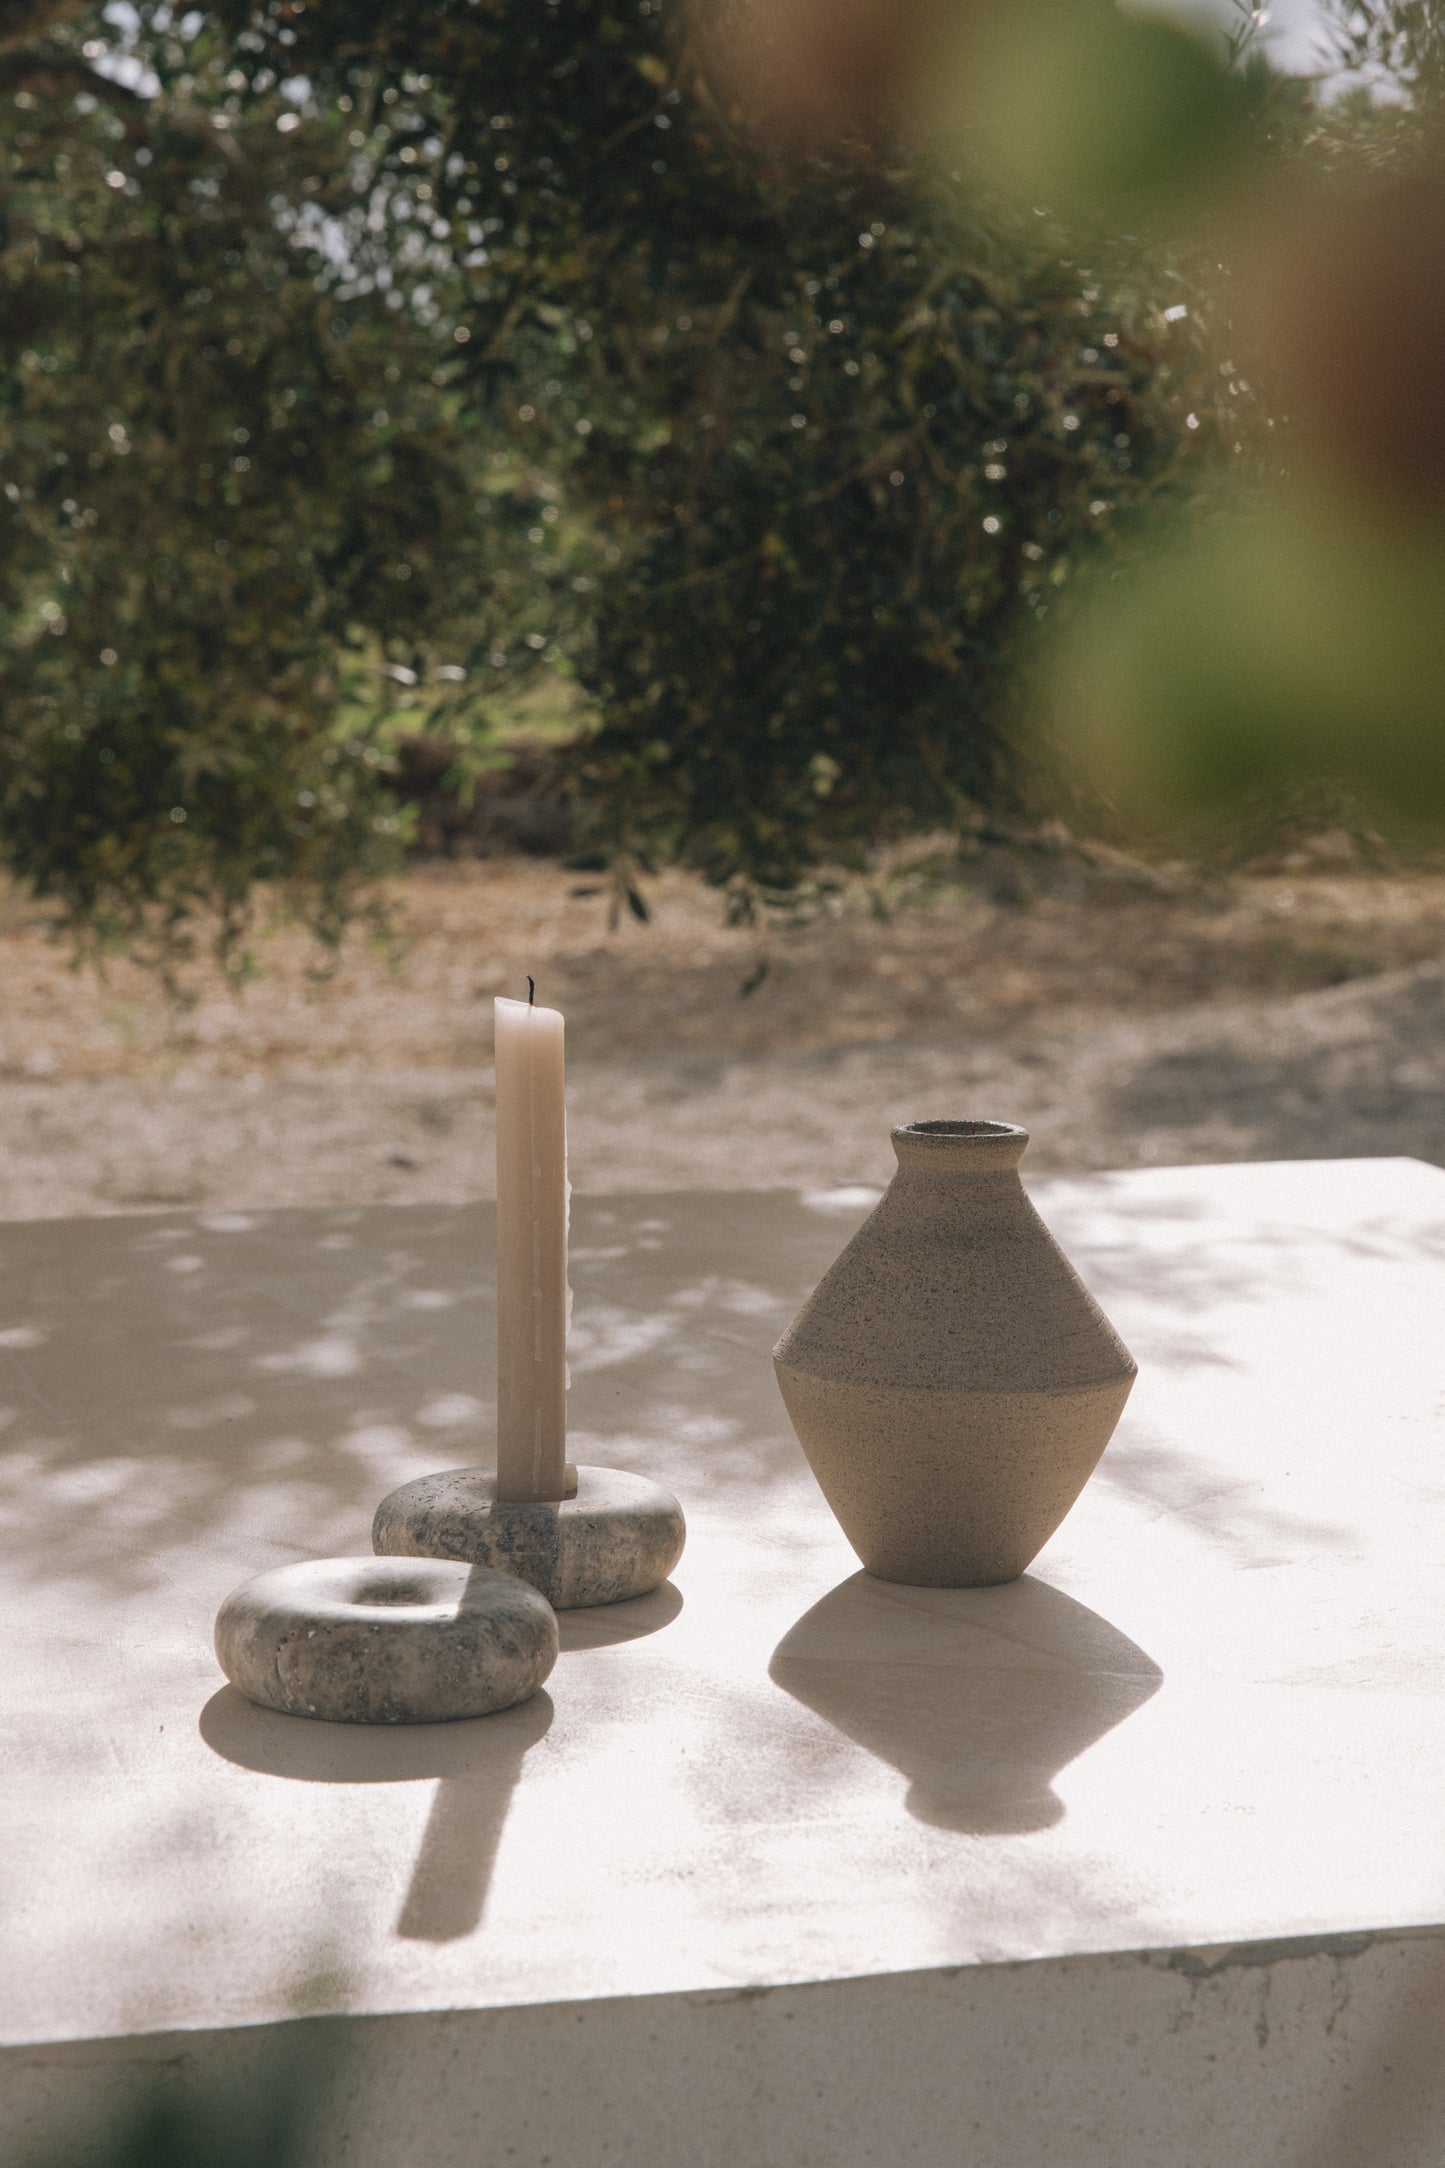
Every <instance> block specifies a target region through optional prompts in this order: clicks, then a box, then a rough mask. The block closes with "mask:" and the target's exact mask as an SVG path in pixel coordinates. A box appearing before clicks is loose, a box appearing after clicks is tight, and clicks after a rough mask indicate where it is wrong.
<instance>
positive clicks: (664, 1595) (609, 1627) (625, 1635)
mask: <svg viewBox="0 0 1445 2168" xmlns="http://www.w3.org/2000/svg"><path fill="white" fill-rule="evenodd" d="M681 1609H682V1592H681V1590H680V1589H677V1588H674V1587H673V1584H672V1583H671V1581H664V1582H663V1583H662V1586H661V1587H660V1588H653V1589H649V1590H648V1592H647V1594H646V1595H645V1596H634V1597H632V1598H631V1599H630V1601H628V1602H626V1603H599V1604H591V1605H589V1606H587V1607H586V1608H585V1609H583V1610H580V1611H559V1612H558V1614H557V1641H558V1646H559V1648H560V1649H561V1652H562V1654H563V1655H564V1656H568V1655H575V1654H578V1653H579V1652H580V1651H582V1650H584V1649H610V1648H615V1647H616V1646H617V1645H618V1643H619V1642H622V1641H641V1640H642V1639H643V1638H644V1636H645V1635H647V1634H655V1633H661V1631H662V1629H663V1627H664V1626H670V1625H671V1624H672V1622H673V1620H674V1619H675V1618H676V1617H677V1615H678V1613H679V1611H681Z"/></svg>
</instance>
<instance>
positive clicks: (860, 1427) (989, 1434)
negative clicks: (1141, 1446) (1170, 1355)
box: [773, 1122, 1136, 1588]
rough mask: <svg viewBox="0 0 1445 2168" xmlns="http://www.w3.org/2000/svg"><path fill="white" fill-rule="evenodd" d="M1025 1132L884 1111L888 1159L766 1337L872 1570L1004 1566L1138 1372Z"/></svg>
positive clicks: (1004, 1573)
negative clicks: (861, 1207)
mask: <svg viewBox="0 0 1445 2168" xmlns="http://www.w3.org/2000/svg"><path fill="white" fill-rule="evenodd" d="M1027 1143H1028V1132H1027V1130H1024V1129H1015V1128H1012V1127H1010V1126H1008V1125H1006V1124H1004V1123H1001V1122H918V1123H914V1124H912V1125H911V1126H910V1127H908V1128H906V1129H895V1130H894V1132H893V1146H894V1150H895V1151H896V1152H897V1155H898V1172H897V1174H896V1175H895V1176H894V1178H893V1181H892V1183H891V1185H890V1187H889V1189H888V1191H887V1193H886V1195H885V1196H884V1198H883V1200H882V1202H881V1203H880V1204H879V1206H878V1208H877V1210H876V1211H875V1212H874V1213H873V1214H872V1216H871V1218H870V1219H868V1220H867V1221H866V1222H865V1223H864V1225H863V1226H862V1227H860V1228H859V1230H858V1232H857V1234H856V1235H855V1236H854V1237H853V1240H852V1241H851V1242H850V1243H849V1244H848V1247H847V1248H846V1249H845V1250H844V1252H843V1254H842V1256H841V1257H840V1258H839V1259H838V1261H837V1263H836V1264H835V1265H834V1266H833V1267H832V1269H831V1271H829V1272H828V1273H827V1274H826V1275H825V1276H824V1278H823V1279H822V1280H821V1281H820V1282H819V1283H818V1286H817V1287H816V1288H815V1289H814V1291H813V1293H812V1295H811V1296H810V1297H809V1298H808V1300H807V1302H806V1303H805V1304H804V1305H803V1308H802V1309H801V1311H800V1312H799V1313H798V1316H797V1317H796V1318H795V1319H794V1321H793V1323H792V1324H791V1325H790V1326H789V1328H788V1330H787V1331H786V1332H785V1333H784V1334H783V1337H782V1339H781V1340H780V1341H779V1342H778V1345H777V1348H776V1350H775V1351H774V1356H773V1361H774V1364H775V1366H776V1369H777V1374H778V1385H779V1387H780V1389H781V1391H782V1395H783V1401H784V1404H785V1405H786V1407H787V1410H788V1415H789V1417H790V1419H791V1421H792V1424H793V1428H794V1429H795V1430H796V1431H797V1433H798V1438H799V1441H800V1442H801V1444H802V1447H803V1451H804V1452H805V1453H806V1454H807V1456H808V1460H809V1463H810V1465H811V1467H812V1470H813V1473H814V1475H815V1476H816V1477H817V1478H818V1482H819V1484H820V1485H821V1487H822V1490H823V1494H824V1496H825V1497H826V1498H827V1500H828V1503H829V1505H830V1506H831V1507H832V1508H833V1511H834V1512H835V1513H836V1514H837V1516H838V1519H839V1521H840V1522H841V1524H842V1527H843V1532H844V1534H845V1535H846V1536H847V1538H848V1540H849V1542H850V1543H851V1544H852V1545H853V1548H854V1550H855V1551H856V1552H857V1553H858V1556H859V1558H860V1559H861V1560H862V1561H863V1564H864V1565H865V1566H866V1568H867V1569H868V1571H869V1572H870V1573H872V1574H876V1575H877V1576H878V1577H879V1579H880V1580H884V1581H903V1582H909V1583H911V1584H913V1585H914V1586H917V1587H930V1588H973V1587H979V1586H982V1585H986V1584H988V1583H992V1582H997V1581H1011V1580H1013V1579H1014V1578H1015V1577H1016V1576H1017V1575H1018V1574H1020V1573H1022V1572H1023V1570H1024V1568H1025V1567H1026V1566H1027V1565H1028V1563H1029V1561H1030V1560H1031V1559H1032V1558H1033V1557H1034V1556H1035V1555H1036V1553H1037V1552H1038V1551H1039V1550H1040V1549H1041V1548H1042V1546H1043V1545H1044V1544H1045V1543H1046V1542H1047V1541H1048V1539H1049V1537H1050V1536H1051V1535H1052V1534H1053V1532H1054V1530H1055V1529H1056V1528H1057V1527H1058V1525H1059V1523H1060V1521H1061V1520H1062V1519H1063V1518H1064V1515H1065V1514H1066V1513H1067V1512H1068V1510H1069V1508H1070V1506H1071V1505H1072V1504H1073V1503H1074V1500H1075V1499H1076V1498H1077V1497H1078V1495H1079V1492H1080V1491H1081V1490H1082V1489H1083V1487H1084V1485H1085V1483H1086V1482H1087V1481H1088V1479H1089V1477H1090V1475H1091V1474H1092V1473H1093V1470H1094V1468H1095V1466H1096V1465H1097V1463H1098V1460H1099V1456H1100V1454H1101V1453H1102V1452H1103V1450H1104V1447H1105V1446H1106V1445H1107V1444H1108V1442H1109V1439H1110V1437H1111V1436H1112V1434H1113V1430H1114V1426H1115V1424H1116V1423H1117V1422H1118V1420H1119V1417H1120V1415H1121V1414H1122V1413H1123V1410H1124V1403H1125V1401H1126V1400H1127V1399H1128V1397H1129V1389H1130V1387H1131V1386H1132V1385H1133V1382H1134V1378H1135V1374H1136V1373H1135V1366H1134V1362H1133V1359H1132V1357H1131V1356H1130V1354H1129V1352H1128V1350H1127V1348H1125V1346H1124V1344H1123V1342H1122V1341H1121V1340H1120V1339H1119V1336H1118V1334H1117V1333H1116V1332H1115V1331H1114V1329H1113V1327H1112V1326H1111V1325H1110V1323H1109V1321H1108V1319H1107V1318H1106V1317H1105V1316H1104V1314H1103V1312H1102V1311H1101V1310H1100V1308H1099V1306H1098V1304H1097V1303H1096V1302H1095V1301H1094V1298H1093V1296H1092V1295H1091V1294H1090V1293H1089V1292H1088V1290H1087V1288H1086V1287H1085V1286H1084V1284H1083V1282H1082V1281H1081V1280H1080V1279H1079V1277H1078V1275H1077V1273H1076V1272H1075V1271H1074V1269H1073V1267H1072V1265H1070V1263H1069V1261H1068V1259H1067V1258H1066V1257H1065V1256H1064V1254H1063V1251H1062V1250H1061V1249H1060V1248H1059V1246H1058V1244H1057V1243H1056V1242H1055V1240H1054V1238H1053V1236H1052V1235H1051V1234H1050V1233H1049V1231H1048V1229H1047V1227H1045V1225H1044V1223H1043V1221H1042V1220H1041V1219H1040V1218H1039V1216H1038V1214H1037V1212H1035V1210H1034V1208H1033V1206H1032V1205H1031V1204H1030V1203H1029V1200H1028V1198H1027V1196H1026V1195H1025V1194H1024V1189H1023V1184H1022V1183H1021V1182H1020V1180H1019V1175H1018V1164H1019V1161H1020V1159H1021V1158H1022V1156H1023V1151H1024V1147H1025V1145H1026V1144H1027Z"/></svg>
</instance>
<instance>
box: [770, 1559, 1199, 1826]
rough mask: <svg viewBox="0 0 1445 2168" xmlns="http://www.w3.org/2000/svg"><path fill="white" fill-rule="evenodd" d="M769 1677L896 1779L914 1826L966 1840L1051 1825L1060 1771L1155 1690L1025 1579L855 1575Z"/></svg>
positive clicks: (793, 1636) (786, 1645)
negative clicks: (924, 1580) (984, 1581)
mask: <svg viewBox="0 0 1445 2168" xmlns="http://www.w3.org/2000/svg"><path fill="white" fill-rule="evenodd" d="M769 1673H770V1676H771V1677H772V1679H773V1680H774V1682H775V1683H776V1684H777V1685H779V1686H781V1687H783V1688H784V1689H785V1691H786V1692H788V1693H790V1694H792V1695H793V1696H794V1697H795V1698H796V1699H797V1700H798V1701H801V1702H802V1703H804V1704H805V1706H806V1707H808V1708H810V1709H813V1710H815V1711H816V1712H817V1714H818V1715H819V1716H822V1717H824V1718H826V1720H827V1721H828V1722H829V1723H830V1724H833V1725H835V1726H836V1728H837V1729H838V1730H839V1731H841V1732H842V1733H844V1734H845V1736H846V1737H848V1738H850V1739H852V1740H854V1741H856V1743H857V1744H858V1745H859V1746H861V1747H863V1748H865V1749H866V1750H867V1751H868V1752H869V1753H870V1754H875V1755H877V1756H878V1758H879V1759H880V1760H882V1761H885V1762H887V1763H888V1764H889V1765H890V1766H891V1767H892V1768H895V1769H897V1770H899V1771H900V1772H901V1773H902V1774H903V1775H904V1776H906V1777H907V1778H908V1780H909V1792H908V1800H907V1805H908V1811H909V1812H910V1814H912V1815H914V1816H915V1817H916V1818H917V1819H918V1820H919V1821H922V1822H929V1823H932V1824H934V1825H935V1826H936V1827H938V1828H942V1829H956V1830H960V1831H967V1832H971V1833H973V1834H975V1835H985V1834H997V1835H1002V1834H1006V1833H1021V1832H1024V1831H1027V1830H1031V1829H1046V1828H1048V1827H1049V1825H1050V1824H1051V1823H1054V1822H1057V1821H1058V1820H1060V1818H1061V1817H1062V1815H1063V1811H1064V1809H1063V1805H1062V1802H1061V1801H1060V1800H1059V1798H1058V1796H1057V1794H1056V1793H1055V1792H1054V1790H1053V1789H1052V1786H1053V1780H1054V1778H1055V1777H1056V1776H1057V1775H1058V1773H1059V1771H1060V1770H1061V1769H1064V1768H1066V1767H1067V1765H1068V1764H1069V1763H1070V1762H1071V1761H1075V1760H1077V1758H1078V1757H1079V1755H1080V1754H1082V1753H1084V1752H1085V1750H1086V1749H1087V1748H1089V1747H1091V1746H1092V1745H1094V1743H1095V1742H1096V1741H1097V1740H1099V1739H1101V1738H1102V1737H1103V1736H1104V1734H1105V1733H1106V1732H1107V1731H1110V1730H1112V1728H1113V1727H1114V1725H1116V1724H1119V1723H1122V1721H1123V1720H1124V1718H1125V1717H1127V1716H1129V1715H1131V1714H1132V1713H1133V1711H1134V1710H1135V1709H1137V1708H1139V1707H1140V1706H1141V1704H1142V1703H1144V1702H1145V1701H1147V1700H1148V1699H1149V1697H1150V1695H1151V1694H1153V1693H1154V1692H1155V1691H1156V1690H1157V1688H1158V1686H1159V1684H1160V1681H1161V1679H1162V1677H1163V1674H1162V1672H1161V1671H1160V1670H1159V1668H1158V1666H1157V1665H1156V1664H1153V1663H1151V1661H1150V1660H1149V1658H1148V1657H1147V1656H1146V1655H1145V1654H1144V1652H1143V1650H1142V1649H1140V1648H1137V1647H1136V1646H1135V1644H1134V1643H1133V1642H1132V1641H1130V1640H1128V1639H1127V1638H1126V1636H1125V1635H1123V1634H1121V1633H1120V1632H1119V1631H1118V1630H1117V1628H1115V1627H1113V1626H1111V1625H1110V1624H1109V1623H1108V1621H1107V1620H1106V1619H1102V1618H1100V1617H1099V1615H1098V1613H1097V1612H1095V1611H1090V1610H1088V1609H1087V1608H1086V1607H1085V1606H1084V1605H1083V1604H1081V1603H1076V1602H1075V1601H1074V1600H1073V1598H1072V1597H1069V1596H1064V1595H1061V1594H1060V1593H1059V1591H1058V1590H1057V1589H1055V1588H1050V1587H1049V1586H1048V1584H1047V1582H1044V1581H1038V1580H1035V1579H1034V1578H1033V1577H1032V1576H1031V1575H1028V1574H1026V1575H1024V1576H1023V1578H1022V1579H1021V1580H1017V1581H1011V1582H1009V1583H1008V1584H1007V1585H1006V1586H1004V1587H1002V1588H972V1589H952V1588H904V1587H901V1586H898V1585H896V1584H895V1583H893V1582H888V1581H875V1580H874V1579H873V1578H872V1576H871V1575H869V1574H866V1573H855V1574H853V1575H852V1576H851V1577H850V1579H848V1580H846V1581H843V1582H841V1583H840V1584H839V1586H838V1587H837V1588H835V1589H832V1590H830V1591H829V1593H828V1594H827V1595H826V1596H825V1597H823V1599H822V1601H821V1602H820V1603H816V1604H814V1606H813V1608H812V1610H811V1611H809V1612H807V1613H806V1614H805V1615H804V1616H803V1617H802V1618H801V1619H799V1621H798V1623H797V1625H796V1626H794V1627H793V1628H792V1629H791V1631H790V1632H789V1633H788V1634H787V1635H786V1636H785V1637H784V1639H783V1640H782V1641H781V1642H780V1643H779V1645H778V1647H777V1649H776V1651H775V1652H774V1655H773V1661H772V1664H771V1666H770V1667H769Z"/></svg>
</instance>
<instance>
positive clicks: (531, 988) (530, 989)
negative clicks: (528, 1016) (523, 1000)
mask: <svg viewBox="0 0 1445 2168" xmlns="http://www.w3.org/2000/svg"><path fill="white" fill-rule="evenodd" d="M536 1005H537V981H536V980H535V979H534V978H533V977H532V975H531V973H530V972H528V974H527V1007H528V1008H529V1009H533V1008H535V1007H536Z"/></svg>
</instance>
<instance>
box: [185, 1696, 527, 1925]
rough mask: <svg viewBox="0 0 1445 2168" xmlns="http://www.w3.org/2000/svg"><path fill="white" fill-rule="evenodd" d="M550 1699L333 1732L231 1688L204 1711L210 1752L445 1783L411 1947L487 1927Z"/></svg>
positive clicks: (281, 1772) (312, 1770) (336, 1777)
mask: <svg viewBox="0 0 1445 2168" xmlns="http://www.w3.org/2000/svg"><path fill="white" fill-rule="evenodd" d="M552 1716H553V1705H552V1699H551V1696H550V1695H549V1694H546V1693H544V1692H538V1693H535V1694H533V1695H531V1697H530V1698H529V1699H528V1700H526V1701H522V1702H518V1703H517V1705H516V1707H515V1708H511V1709H503V1710H501V1711H500V1712H499V1713H498V1714H497V1715H495V1716H479V1717H473V1718H471V1719H470V1720H463V1721H462V1722H459V1723H452V1724H405V1725H380V1724H365V1725H362V1724H324V1723H317V1722H315V1721H314V1720H313V1719H311V1718H310V1717H304V1716H280V1715H278V1714H277V1713H276V1712H275V1711H274V1710H271V1709H259V1708H257V1707H256V1706H255V1704H254V1703H252V1702H249V1701H247V1700H246V1698H245V1696H244V1695H242V1694H238V1693H237V1691H236V1689H235V1687H233V1686H226V1687H223V1688H222V1689H221V1691H220V1692H219V1693H217V1694H213V1695H212V1696H211V1698H210V1700H209V1701H208V1702H207V1703H206V1706H205V1708H204V1709H203V1710H202V1711H201V1719H200V1731H201V1737H202V1738H203V1739H204V1740H205V1742H206V1744H207V1746H208V1747H210V1748H211V1750H212V1752H213V1753H215V1754H219V1755H220V1756H221V1757H222V1758H223V1760H226V1761H229V1762H234V1763H235V1764H236V1765H237V1766H238V1767H239V1768H242V1769H255V1770H260V1771H262V1772H264V1773H265V1774H266V1775H268V1776H276V1777H288V1778H290V1779H292V1780H293V1781H296V1782H300V1783H305V1784H407V1783H416V1782H419V1781H423V1780H425V1779H426V1778H428V1777H430V1778H435V1779H436V1780H437V1787H436V1794H435V1796H434V1798H433V1800H432V1805H431V1812H430V1814H429V1815H428V1816H427V1825H426V1829H425V1831H424V1833H423V1836H422V1840H421V1849H420V1851H419V1852H418V1854H417V1859H416V1865H415V1867H414V1868H413V1869H412V1876H411V1882H410V1885H409V1887H408V1889H407V1893H406V1898H405V1901H404V1903H403V1905H402V1908H401V1916H400V1918H399V1920H398V1921H397V1929H396V1931H397V1934H398V1935H399V1936H400V1937H401V1938H402V1940H403V1941H409V1942H456V1941H459V1940H461V1938H462V1937H464V1936H466V1935H469V1934H472V1933H473V1932H474V1931H475V1929H476V1928H477V1927H478V1926H479V1925H480V1924H481V1918H482V1912H483V1909H484V1908H485V1905H486V1901H487V1890H488V1888H489V1887H490V1884H491V1879H492V1868H493V1865H494V1863H495V1861H496V1856H497V1846H498V1845H499V1843H500V1842H501V1836H502V1826H503V1824H504V1822H505V1821H506V1818H507V1809H508V1807H509V1806H510V1804H511V1799H512V1793H513V1792H514V1790H515V1789H516V1786H517V1780H518V1778H519V1777H520V1776H521V1773H522V1762H523V1759H524V1757H525V1756H526V1754H527V1752H528V1750H529V1749H530V1748H531V1747H534V1746H535V1745H536V1744H537V1741H538V1740H539V1739H541V1738H542V1737H543V1736H544V1735H545V1733H546V1732H547V1730H548V1728H549V1726H550V1725H551V1722H552Z"/></svg>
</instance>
